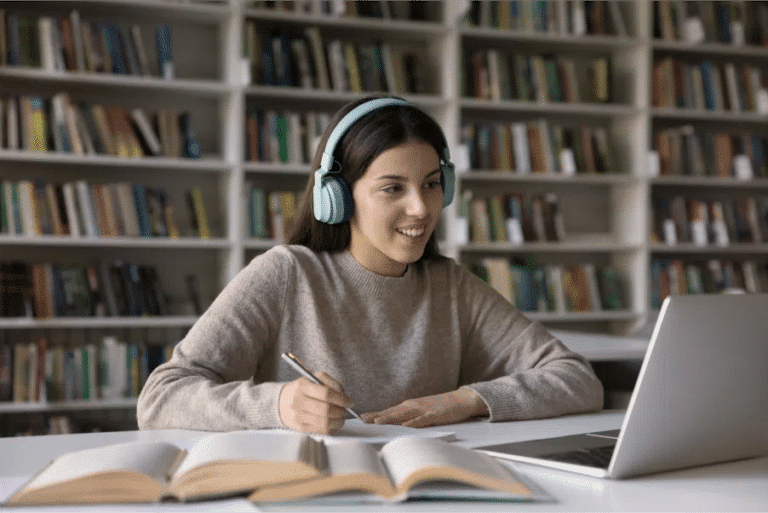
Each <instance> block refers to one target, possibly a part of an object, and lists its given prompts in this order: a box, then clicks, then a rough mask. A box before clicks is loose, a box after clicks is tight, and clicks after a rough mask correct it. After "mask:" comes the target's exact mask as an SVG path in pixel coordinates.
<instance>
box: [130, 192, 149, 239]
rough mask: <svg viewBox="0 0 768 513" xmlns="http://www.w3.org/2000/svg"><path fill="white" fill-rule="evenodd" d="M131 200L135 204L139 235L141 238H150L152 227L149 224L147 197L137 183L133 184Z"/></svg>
mask: <svg viewBox="0 0 768 513" xmlns="http://www.w3.org/2000/svg"><path fill="white" fill-rule="evenodd" d="M133 200H134V202H135V203H136V213H137V214H138V218H139V235H140V236H141V237H152V225H151V224H150V222H149V207H148V206H147V195H146V192H145V191H144V186H143V185H141V184H139V183H135V184H133Z"/></svg>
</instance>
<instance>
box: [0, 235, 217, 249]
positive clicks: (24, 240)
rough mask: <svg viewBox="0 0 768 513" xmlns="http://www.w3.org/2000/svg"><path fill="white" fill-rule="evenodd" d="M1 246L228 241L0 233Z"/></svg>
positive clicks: (169, 245)
mask: <svg viewBox="0 0 768 513" xmlns="http://www.w3.org/2000/svg"><path fill="white" fill-rule="evenodd" d="M0 244H1V245H3V246H54V247H62V246H66V247H94V248H145V249H154V248H156V249H227V248H229V247H230V245H231V244H230V242H229V241H228V240H226V239H220V238H211V239H198V238H192V237H181V238H178V239H169V238H167V237H147V238H134V237H66V236H56V235H38V236H31V237H23V236H19V235H0Z"/></svg>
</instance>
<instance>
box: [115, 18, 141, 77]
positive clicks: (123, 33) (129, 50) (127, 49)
mask: <svg viewBox="0 0 768 513" xmlns="http://www.w3.org/2000/svg"><path fill="white" fill-rule="evenodd" d="M117 32H118V37H119V39H120V45H121V47H122V48H123V53H124V54H125V59H126V64H127V67H126V68H127V69H126V71H127V72H128V74H130V75H141V68H140V67H139V56H138V55H137V54H136V48H135V47H134V46H133V41H131V36H130V35H129V34H128V29H126V28H125V27H122V26H120V27H117Z"/></svg>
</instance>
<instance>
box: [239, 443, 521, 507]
mask: <svg viewBox="0 0 768 513" xmlns="http://www.w3.org/2000/svg"><path fill="white" fill-rule="evenodd" d="M325 458H326V463H325V472H323V473H322V474H321V475H320V476H317V477H312V478H309V479H304V480H295V481H290V482H284V483H280V484H274V485H263V486H260V487H259V488H257V489H256V490H255V491H254V492H253V493H251V494H250V496H249V497H248V499H249V500H251V501H253V502H256V503H267V502H295V501H300V500H303V499H307V498H310V497H313V498H317V497H320V498H322V497H327V498H328V499H330V500H341V501H346V500H352V501H363V502H365V501H381V500H383V501H392V502H395V501H402V500H406V499H426V498H441V499H446V498H450V499H494V500H519V501H528V500H533V499H535V498H536V493H535V492H534V490H533V489H531V488H530V487H529V486H527V483H525V482H524V481H523V480H522V479H521V478H520V476H518V475H517V474H516V473H514V472H513V471H512V470H511V469H510V468H509V467H506V466H504V465H502V464H501V463H499V462H498V461H496V460H495V459H494V458H492V457H490V456H488V455H486V454H483V453H479V452H476V451H473V450H472V449H468V448H466V447H462V446H459V445H455V444H451V443H448V442H445V441H443V440H439V439H430V438H411V437H404V438H397V439H395V440H393V441H391V442H388V443H387V444H385V445H384V446H383V447H381V449H377V448H376V446H374V445H372V444H366V443H360V442H338V443H334V444H329V445H326V450H325ZM345 494H346V496H345Z"/></svg>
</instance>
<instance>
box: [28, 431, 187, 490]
mask: <svg viewBox="0 0 768 513" xmlns="http://www.w3.org/2000/svg"><path fill="white" fill-rule="evenodd" d="M180 453H181V450H180V449H179V448H178V447H176V446H175V445H173V444H169V443H166V442H126V443H122V444H114V445H106V446H103V447H96V448H93V449H85V450H82V451H75V452H71V453H69V454H64V455H62V456H60V457H58V458H56V459H55V460H54V461H53V462H52V463H51V464H50V465H48V466H47V467H46V468H45V469H43V471H42V472H40V473H39V474H38V475H37V476H35V478H34V479H33V480H32V481H31V482H30V484H29V486H28V488H32V489H34V488H42V487H44V486H48V485H52V484H57V483H62V482H65V481H70V480H72V479H76V478H79V477H84V476H89V475H93V474H98V473H100V472H112V471H121V470H125V471H134V472H139V473H141V474H146V475H148V476H149V477H151V478H153V479H155V480H157V481H158V482H159V483H162V484H165V483H166V481H167V478H168V474H169V473H170V469H171V468H172V467H173V465H174V463H175V461H176V460H177V458H178V457H179V455H180Z"/></svg>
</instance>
